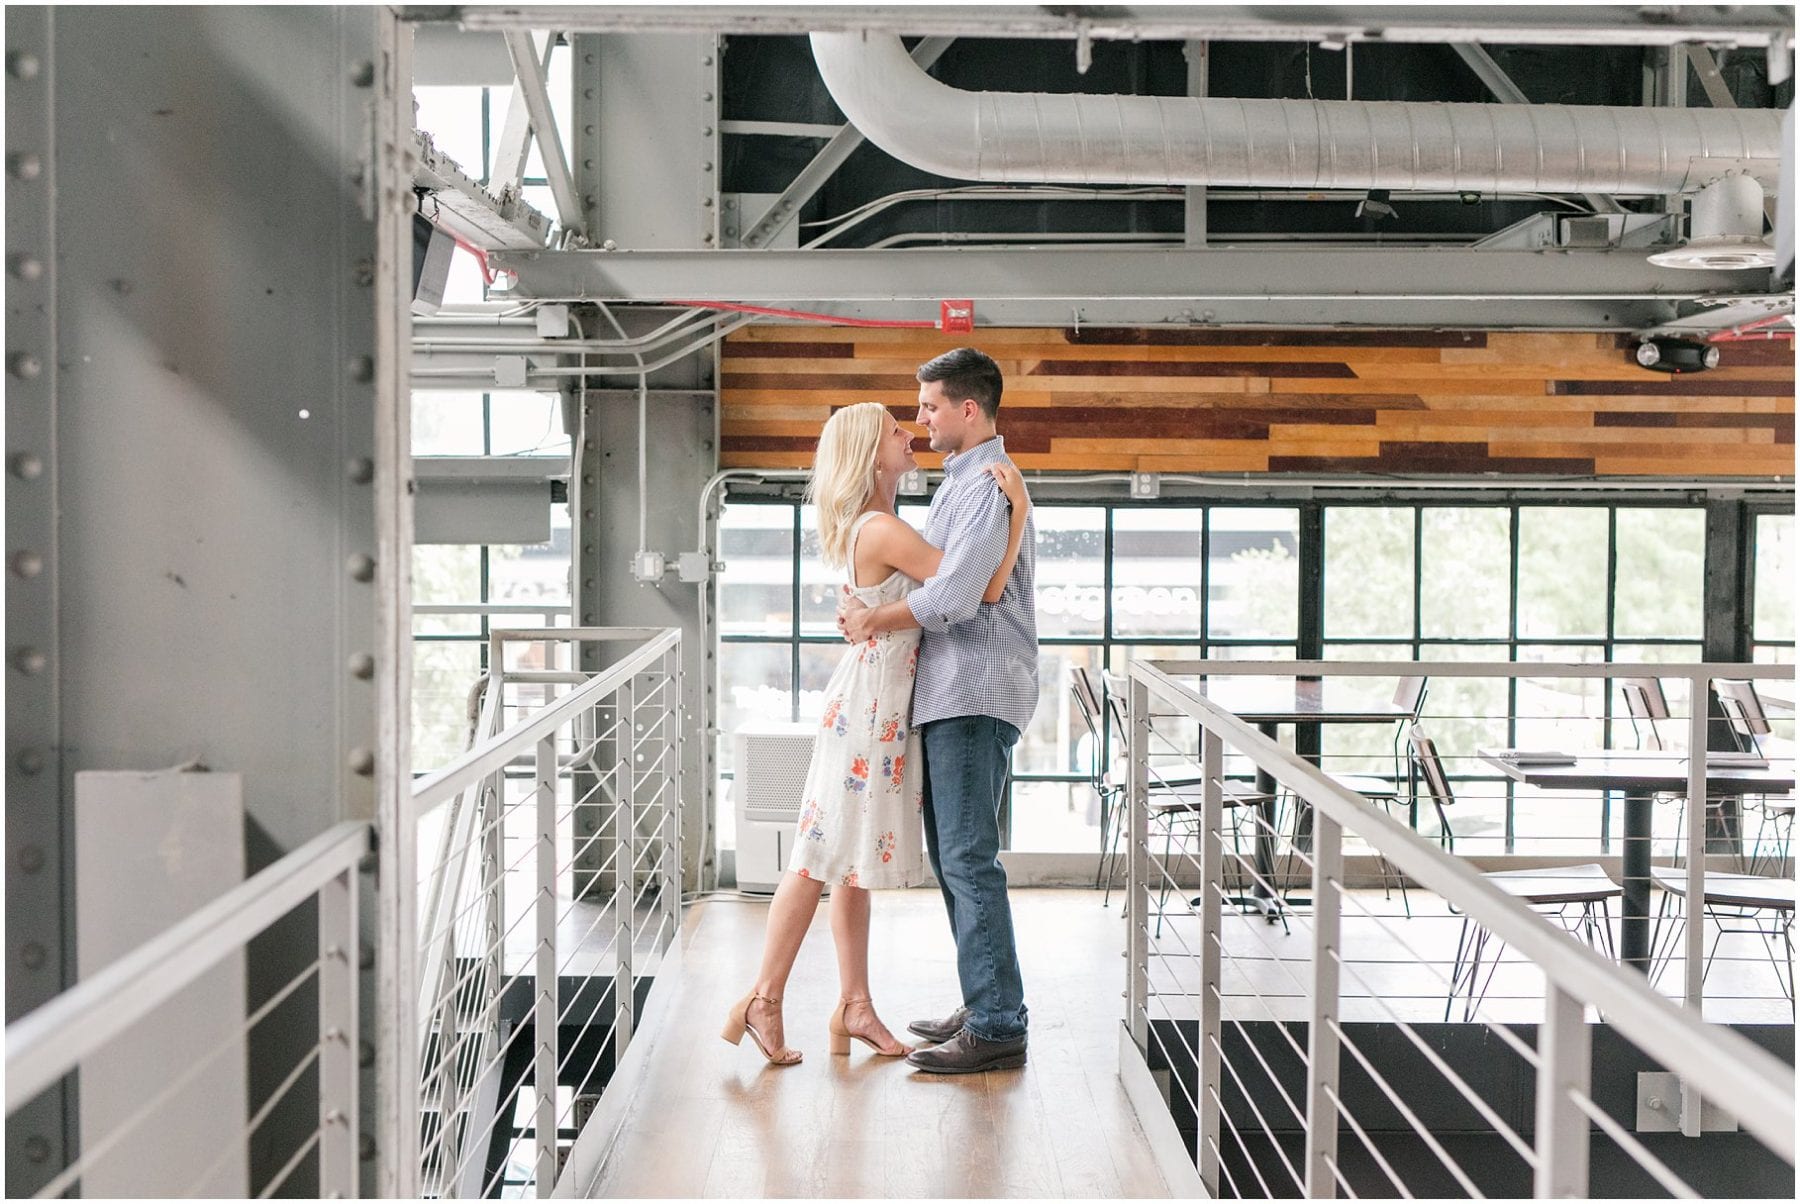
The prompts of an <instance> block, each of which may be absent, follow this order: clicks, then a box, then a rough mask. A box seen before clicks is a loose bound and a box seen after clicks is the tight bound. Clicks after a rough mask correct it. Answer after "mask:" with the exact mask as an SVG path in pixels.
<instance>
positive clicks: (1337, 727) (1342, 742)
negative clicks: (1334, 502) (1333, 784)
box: [1319, 526, 1412, 781]
mask: <svg viewBox="0 0 1800 1204" xmlns="http://www.w3.org/2000/svg"><path fill="white" fill-rule="evenodd" d="M1326 529H1327V530H1329V529H1330V528H1329V526H1328V527H1327V528H1326ZM1325 655H1326V657H1327V658H1329V659H1331V660H1342V661H1409V660H1411V659H1412V646H1411V645H1410V644H1327V645H1325ZM1327 680H1328V681H1329V682H1330V684H1331V690H1332V693H1331V695H1330V697H1331V698H1332V699H1333V700H1336V699H1343V700H1345V701H1346V702H1352V703H1389V702H1392V701H1393V700H1394V689H1395V687H1396V686H1398V685H1399V684H1400V682H1399V678H1398V677H1347V676H1346V677H1328V679H1327ZM1400 729H1401V724H1400V721H1399V720H1395V721H1393V722H1391V723H1325V724H1320V725H1319V743H1320V748H1321V749H1322V751H1323V754H1324V759H1323V762H1322V768H1323V769H1325V771H1326V772H1328V773H1354V774H1362V775H1365V776H1373V777H1379V778H1386V779H1387V780H1389V781H1394V780H1395V779H1396V776H1397V775H1402V774H1404V773H1405V768H1404V766H1405V761H1404V759H1403V758H1404V752H1405V747H1404V745H1403V744H1402V743H1401V739H1402V736H1403V733H1402V732H1401V730H1400Z"/></svg>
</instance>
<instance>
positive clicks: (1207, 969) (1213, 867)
mask: <svg viewBox="0 0 1800 1204" xmlns="http://www.w3.org/2000/svg"><path fill="white" fill-rule="evenodd" d="M1200 771H1201V773H1200V776H1201V777H1202V778H1204V779H1205V781H1204V782H1203V783H1202V784H1201V795H1200V809H1201V813H1200V1035H1199V1041H1198V1050H1197V1053H1198V1057H1196V1059H1195V1061H1196V1063H1197V1064H1198V1069H1199V1072H1200V1073H1199V1081H1198V1082H1196V1083H1195V1084H1194V1106H1195V1107H1196V1108H1197V1109H1199V1112H1200V1134H1199V1149H1198V1150H1197V1153H1198V1155H1199V1160H1200V1180H1201V1182H1203V1183H1205V1184H1206V1187H1207V1190H1208V1191H1210V1192H1211V1193H1212V1194H1213V1195H1214V1196H1217V1195H1218V1194H1219V1142H1220V1140H1221V1139H1222V1138H1223V1136H1224V1134H1223V1133H1221V1132H1220V1128H1219V1125H1220V1120H1221V1116H1220V1112H1221V1108H1220V1106H1219V1104H1218V1101H1216V1100H1215V1099H1214V1098H1213V1093H1214V1092H1216V1091H1220V1090H1222V1088H1221V1085H1220V1082H1219V1079H1220V1075H1221V1074H1222V1073H1223V1070H1224V1067H1223V1066H1222V1065H1221V1064H1220V1056H1219V1046H1220V1043H1221V1042H1222V1041H1223V1039H1224V1030H1225V1016H1224V1011H1225V998H1224V996H1225V987H1224V982H1223V976H1222V973H1221V961H1222V953H1221V949H1222V943H1223V941H1224V938H1225V932H1224V923H1223V917H1222V908H1221V899H1222V897H1223V895H1224V893H1225V843H1224V840H1223V839H1222V837H1221V833H1222V831H1223V829H1224V826H1225V786H1224V782H1223V777H1224V773H1225V741H1224V740H1223V739H1221V738H1220V736H1219V734H1218V733H1217V732H1216V731H1214V730H1213V729H1212V728H1210V727H1207V728H1203V729H1202V730H1201V734H1200Z"/></svg>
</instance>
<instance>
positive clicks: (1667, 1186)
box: [1565, 1088, 1700, 1200]
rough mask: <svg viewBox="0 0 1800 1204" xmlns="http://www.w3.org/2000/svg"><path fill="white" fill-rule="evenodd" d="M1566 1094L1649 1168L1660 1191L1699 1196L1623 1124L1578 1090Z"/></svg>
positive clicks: (1686, 1197)
mask: <svg viewBox="0 0 1800 1204" xmlns="http://www.w3.org/2000/svg"><path fill="white" fill-rule="evenodd" d="M1565 1090H1566V1088H1565ZM1567 1094H1568V1096H1569V1101H1570V1102H1571V1103H1573V1104H1574V1105H1575V1106H1576V1107H1577V1108H1579V1109H1581V1110H1582V1112H1584V1113H1586V1114H1587V1116H1588V1119H1590V1120H1592V1121H1593V1122H1594V1123H1595V1124H1596V1125H1599V1126H1600V1130H1601V1132H1603V1133H1605V1134H1606V1135H1607V1136H1608V1137H1610V1138H1612V1139H1613V1140H1614V1141H1616V1142H1618V1143H1619V1148H1620V1149H1622V1150H1624V1151H1625V1152H1626V1153H1627V1154H1630V1155H1631V1157H1632V1160H1633V1161H1635V1162H1636V1163H1637V1164H1638V1165H1639V1166H1640V1167H1642V1168H1643V1169H1644V1170H1646V1171H1648V1172H1650V1177H1651V1178H1652V1179H1655V1180H1656V1181H1657V1182H1658V1183H1660V1184H1662V1186H1663V1190H1664V1191H1666V1192H1668V1193H1669V1194H1670V1195H1672V1196H1674V1197H1675V1198H1676V1199H1678V1200H1698V1199H1700V1193H1699V1192H1697V1191H1695V1190H1694V1189H1693V1188H1691V1187H1689V1186H1688V1185H1687V1182H1686V1181H1685V1180H1684V1179H1682V1178H1681V1176H1679V1175H1677V1174H1676V1173H1675V1172H1674V1171H1672V1170H1670V1169H1669V1167H1668V1164H1667V1163H1665V1162H1663V1160H1662V1159H1661V1158H1658V1157H1657V1156H1656V1155H1655V1154H1652V1153H1651V1152H1650V1151H1649V1150H1648V1149H1646V1148H1644V1144H1643V1143H1642V1142H1641V1141H1639V1140H1638V1139H1637V1138H1636V1137H1634V1136H1632V1135H1631V1133H1630V1132H1629V1131H1627V1130H1626V1128H1625V1126H1624V1125H1621V1124H1620V1123H1619V1122H1618V1121H1616V1120H1614V1119H1613V1118H1612V1117H1610V1116H1608V1115H1607V1114H1606V1110H1605V1109H1604V1108H1602V1107H1600V1106H1599V1105H1598V1104H1596V1103H1594V1101H1593V1100H1591V1099H1589V1098H1588V1097H1587V1096H1586V1095H1583V1094H1582V1093H1580V1092H1578V1091H1569V1092H1568V1093H1567Z"/></svg>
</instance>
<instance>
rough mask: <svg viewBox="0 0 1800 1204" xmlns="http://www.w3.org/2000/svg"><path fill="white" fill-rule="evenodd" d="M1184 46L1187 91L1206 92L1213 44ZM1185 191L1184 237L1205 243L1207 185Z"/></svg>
mask: <svg viewBox="0 0 1800 1204" xmlns="http://www.w3.org/2000/svg"><path fill="white" fill-rule="evenodd" d="M1185 49H1186V57H1187V82H1188V95H1189V96H1205V95H1206V93H1207V89H1208V88H1209V87H1210V86H1211V82H1210V77H1211V74H1212V48H1211V46H1210V44H1209V43H1207V42H1203V41H1200V40H1198V39H1196V40H1193V41H1190V42H1188V43H1187V46H1186V48H1185ZM1183 191H1184V194H1185V195H1184V197H1183V207H1184V210H1185V212H1184V215H1183V216H1184V217H1185V219H1186V220H1185V221H1184V222H1183V223H1182V233H1183V238H1182V241H1184V242H1185V243H1187V245H1188V246H1190V247H1202V246H1205V245H1206V188H1205V186H1204V185H1193V186H1190V187H1189V188H1186V189H1184V190H1183Z"/></svg>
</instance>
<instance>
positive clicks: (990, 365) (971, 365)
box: [919, 347, 1002, 422]
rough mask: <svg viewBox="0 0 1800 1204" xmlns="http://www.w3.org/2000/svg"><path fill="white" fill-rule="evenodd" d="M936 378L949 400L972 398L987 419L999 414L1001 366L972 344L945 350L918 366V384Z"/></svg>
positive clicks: (959, 400)
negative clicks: (971, 345)
mask: <svg viewBox="0 0 1800 1204" xmlns="http://www.w3.org/2000/svg"><path fill="white" fill-rule="evenodd" d="M932 381H938V382H940V383H941V384H942V385H943V386H944V394H945V396H947V397H949V398H950V400H951V401H955V402H962V401H965V400H971V399H972V400H973V401H974V402H975V404H976V405H978V406H980V407H981V412H982V413H983V414H985V415H987V420H988V421H989V422H992V421H994V419H995V418H996V417H997V416H998V415H999V413H1000V390H1001V388H1002V382H1001V379H1000V365H999V364H996V363H995V362H994V361H993V360H992V359H990V358H989V357H988V356H986V355H984V354H982V353H981V352H979V351H977V350H975V348H973V347H958V348H957V349H956V350H954V351H946V352H944V354H942V355H940V356H938V357H937V358H936V359H934V360H932V361H930V362H929V363H925V364H921V365H919V383H921V384H929V383H930V382H932Z"/></svg>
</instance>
